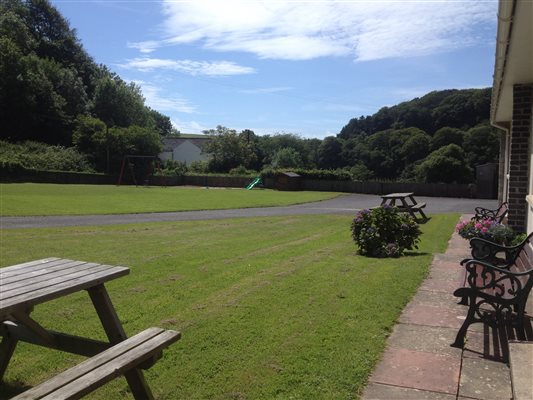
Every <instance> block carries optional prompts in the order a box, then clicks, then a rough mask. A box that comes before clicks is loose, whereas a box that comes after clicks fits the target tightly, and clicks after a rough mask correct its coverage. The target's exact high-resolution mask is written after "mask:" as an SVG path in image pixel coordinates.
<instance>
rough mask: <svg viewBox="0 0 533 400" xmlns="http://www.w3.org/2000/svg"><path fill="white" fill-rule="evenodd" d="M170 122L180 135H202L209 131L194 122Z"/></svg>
mask: <svg viewBox="0 0 533 400" xmlns="http://www.w3.org/2000/svg"><path fill="white" fill-rule="evenodd" d="M171 122H172V125H173V126H174V127H175V128H176V129H177V130H179V131H180V132H181V133H203V131H205V130H208V129H209V128H207V127H205V126H203V125H202V124H200V123H198V122H196V121H182V120H179V119H175V118H174V119H172V120H171Z"/></svg>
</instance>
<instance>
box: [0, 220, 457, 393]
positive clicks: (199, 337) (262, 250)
mask: <svg viewBox="0 0 533 400" xmlns="http://www.w3.org/2000/svg"><path fill="white" fill-rule="evenodd" d="M457 217H458V216H457V215H438V216H433V217H432V219H431V220H430V221H429V222H428V223H427V224H424V225H422V230H423V232H424V233H423V236H422V242H421V244H420V248H419V250H418V251H416V252H415V253H411V254H409V255H408V256H405V257H402V258H399V259H372V258H366V257H361V256H358V255H356V248H355V246H354V244H353V242H352V241H351V238H350V230H349V226H350V217H346V216H290V217H274V218H243V219H235V220H224V221H200V222H175V223H150V224H137V225H121V226H101V227H80V228H54V229H31V230H28V229H20V230H5V231H4V232H3V233H2V241H1V257H0V258H1V265H2V266H6V265H11V264H15V263H18V262H23V261H28V260H33V259H39V258H44V257H51V256H56V257H62V258H72V259H79V260H87V261H94V262H99V263H108V264H119V265H126V266H130V267H131V274H130V275H129V276H127V277H123V278H120V279H117V280H115V281H112V282H110V283H109V284H108V285H107V288H108V291H109V293H110V296H111V298H112V300H113V302H114V305H115V307H116V309H117V312H118V314H119V316H120V318H121V320H122V322H123V324H124V326H125V329H126V331H127V333H128V334H129V335H133V334H135V333H137V332H140V331H141V330H143V329H146V328H148V327H150V326H161V327H165V328H169V329H176V330H180V331H181V332H182V334H183V338H182V340H180V341H179V342H177V343H176V344H174V345H172V346H171V347H170V348H169V349H168V350H167V351H166V352H165V353H164V357H163V358H162V359H161V360H160V361H158V362H157V363H156V364H155V366H154V367H153V368H152V369H150V370H148V371H147V372H146V376H147V380H148V382H149V383H150V386H151V387H152V389H153V391H154V393H155V394H156V397H158V398H160V399H231V398H235V399H241V398H242V399H272V398H278V399H289V398H296V399H350V398H357V397H358V395H359V394H360V393H361V391H362V388H363V387H364V385H365V383H366V380H367V378H368V376H369V374H370V373H371V371H372V369H373V367H374V365H375V363H376V362H377V360H378V359H379V357H380V354H381V352H382V350H383V348H384V345H385V340H386V338H387V336H388V335H389V333H390V332H391V329H392V327H393V325H394V323H395V321H396V319H397V318H398V316H399V314H400V312H401V310H402V309H403V307H404V306H405V305H406V304H407V302H408V301H409V299H410V298H411V297H412V295H413V294H414V293H415V291H416V289H417V287H418V286H419V284H420V283H421V281H422V280H423V278H424V277H425V275H426V273H427V269H428V266H429V264H430V262H431V259H432V257H433V253H436V252H442V251H444V249H445V247H446V242H447V240H448V238H449V236H450V234H451V232H452V230H453V226H454V223H455V222H456V221H457ZM32 315H33V316H34V318H35V319H36V320H38V321H40V322H42V323H43V324H44V325H45V326H46V327H48V328H51V329H55V330H59V331H64V332H68V333H71V334H77V335H83V336H90V337H94V338H101V339H102V338H104V334H103V332H102V329H101V326H100V323H99V321H98V318H97V317H96V315H95V313H94V309H93V308H92V305H91V303H90V300H89V298H88V296H87V294H86V293H85V292H83V293H77V294H75V295H71V296H68V297H67V298H63V299H60V300H56V301H53V302H49V303H46V304H43V305H40V306H38V307H36V309H35V311H34V313H33V314H32ZM81 359H82V358H81V357H77V356H73V355H70V354H66V353H61V352H58V351H52V350H46V349H42V348H38V347H35V346H32V345H28V344H25V343H21V344H19V347H18V348H17V351H16V353H15V356H14V359H13V362H12V363H11V365H10V366H9V368H8V371H7V374H6V377H5V381H6V384H5V385H4V386H0V393H1V395H0V398H1V397H2V396H7V397H9V396H10V395H12V394H14V393H16V392H18V391H20V390H21V387H23V386H24V385H30V386H31V385H35V384H37V383H39V382H41V381H44V380H45V379H46V378H48V377H50V376H52V375H54V374H55V373H57V372H58V371H60V370H63V369H65V368H67V367H69V366H72V365H74V364H76V363H77V362H79V360H81ZM91 398H97V399H117V398H128V399H129V398H131V395H130V394H129V392H128V390H127V385H126V383H125V380H124V379H120V380H117V381H114V382H113V383H111V384H108V385H106V386H104V387H103V388H102V389H100V390H98V391H97V392H96V393H94V394H93V395H92V396H91Z"/></svg>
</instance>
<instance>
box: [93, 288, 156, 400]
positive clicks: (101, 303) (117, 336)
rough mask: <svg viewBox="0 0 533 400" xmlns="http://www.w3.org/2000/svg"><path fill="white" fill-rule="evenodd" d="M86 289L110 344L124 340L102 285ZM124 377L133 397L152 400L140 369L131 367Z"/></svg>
mask: <svg viewBox="0 0 533 400" xmlns="http://www.w3.org/2000/svg"><path fill="white" fill-rule="evenodd" d="M87 291H88V292H89V296H90V297H91V300H92V302H93V305H94V308H95V309H96V313H97V314H98V317H99V318H100V321H101V322H102V326H103V327H104V330H105V333H106V334H107V338H108V339H109V341H110V342H111V344H116V343H119V342H122V341H123V340H126V339H127V336H126V332H125V331H124V328H123V327H122V324H121V323H120V320H119V319H118V315H117V313H116V311H115V308H114V307H113V303H111V299H110V298H109V295H108V293H107V290H106V289H105V287H104V285H98V286H95V287H92V288H90V289H88V290H87ZM125 377H126V380H127V381H128V384H129V386H130V389H131V391H132V393H133V397H135V399H137V400H152V399H153V398H154V396H153V394H152V391H151V390H150V387H149V386H148V384H147V383H146V380H145V379H144V375H143V373H142V371H141V370H138V369H133V370H131V371H129V372H128V373H126V374H125Z"/></svg>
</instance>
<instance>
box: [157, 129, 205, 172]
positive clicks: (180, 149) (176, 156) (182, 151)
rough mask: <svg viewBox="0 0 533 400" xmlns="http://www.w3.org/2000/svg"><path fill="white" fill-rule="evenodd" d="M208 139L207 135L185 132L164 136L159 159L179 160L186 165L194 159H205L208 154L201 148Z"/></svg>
mask: <svg viewBox="0 0 533 400" xmlns="http://www.w3.org/2000/svg"><path fill="white" fill-rule="evenodd" d="M209 140H211V138H210V137H209V136H204V135H187V134H182V135H180V136H179V137H169V138H164V139H163V151H162V152H161V153H159V159H160V160H161V161H166V160H173V161H180V162H183V163H185V164H187V165H190V164H191V163H192V162H194V161H207V160H209V155H208V154H204V153H202V149H203V146H204V145H205V144H206V143H207V142H208V141H209Z"/></svg>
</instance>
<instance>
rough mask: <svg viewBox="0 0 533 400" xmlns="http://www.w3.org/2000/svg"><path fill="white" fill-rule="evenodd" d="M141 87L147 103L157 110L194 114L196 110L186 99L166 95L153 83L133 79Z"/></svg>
mask: <svg viewBox="0 0 533 400" xmlns="http://www.w3.org/2000/svg"><path fill="white" fill-rule="evenodd" d="M131 82H134V83H136V84H137V85H139V86H140V87H141V90H142V94H143V96H144V98H145V99H146V105H148V106H150V107H151V108H153V109H154V110H157V111H170V112H180V113H186V114H192V113H195V112H196V107H195V106H193V105H191V104H190V103H189V102H188V101H187V100H186V99H182V98H180V97H176V96H171V97H164V96H162V95H161V92H162V89H161V88H160V87H158V86H156V85H154V84H152V83H148V82H144V81H140V80H133V81H131Z"/></svg>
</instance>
